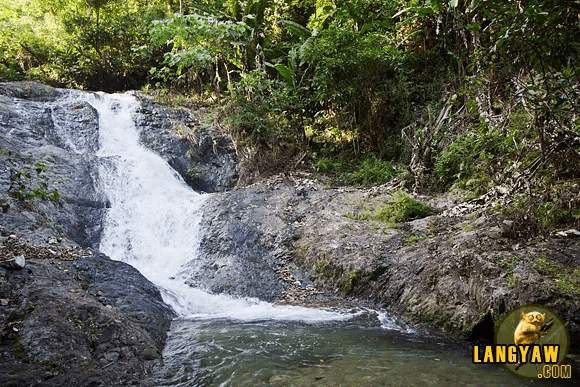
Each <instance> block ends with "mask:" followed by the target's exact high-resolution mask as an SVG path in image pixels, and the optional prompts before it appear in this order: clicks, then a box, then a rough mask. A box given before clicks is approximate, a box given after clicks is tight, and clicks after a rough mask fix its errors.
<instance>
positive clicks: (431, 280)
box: [192, 176, 580, 348]
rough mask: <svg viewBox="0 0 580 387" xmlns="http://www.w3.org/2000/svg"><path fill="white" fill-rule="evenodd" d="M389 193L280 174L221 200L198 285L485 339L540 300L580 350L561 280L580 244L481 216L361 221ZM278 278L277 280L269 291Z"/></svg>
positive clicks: (577, 324) (576, 315) (570, 299)
mask: <svg viewBox="0 0 580 387" xmlns="http://www.w3.org/2000/svg"><path fill="white" fill-rule="evenodd" d="M391 193H392V190H389V189H386V188H385V189H380V188H379V189H377V188H375V189H369V190H364V189H355V188H328V187H327V188H325V187H323V186H322V185H321V184H319V183H316V182H315V181H313V180H310V179H308V178H307V177H299V176H289V177H288V176H287V177H280V176H278V177H275V178H272V179H270V180H268V181H266V182H263V183H259V184H255V185H253V186H250V187H247V188H244V189H241V190H236V191H232V192H228V193H225V194H219V195H214V196H213V197H212V198H211V199H210V200H209V201H208V204H207V206H206V211H205V213H204V219H203V221H202V227H201V229H202V230H205V232H204V233H205V234H204V236H203V238H202V243H201V249H200V250H201V253H202V254H203V256H204V257H205V259H206V262H208V263H207V264H205V265H204V266H203V267H202V268H201V271H200V272H199V273H200V274H199V275H196V276H193V280H192V281H194V282H196V283H197V284H201V286H205V287H206V288H208V289H210V290H212V291H215V292H223V293H227V294H235V295H254V296H258V297H261V298H264V299H271V298H274V297H276V298H277V299H278V301H280V302H288V303H300V304H304V303H320V302H327V303H328V302H336V300H340V299H342V300H351V301H352V302H354V303H357V304H359V305H368V306H372V307H375V308H380V309H385V310H388V311H391V312H393V313H394V314H395V315H398V316H400V318H401V319H402V320H405V321H406V322H410V321H412V322H415V323H419V324H420V325H421V326H423V327H425V328H428V329H430V330H434V329H435V330H438V329H445V330H447V331H451V332H455V333H460V334H464V335H469V336H471V337H472V338H473V339H483V340H487V341H493V337H494V336H493V329H494V323H495V322H497V321H499V319H500V318H501V317H502V316H503V315H504V314H505V313H506V312H507V311H509V310H510V309H512V308H514V307H517V306H519V305H522V304H530V303H532V304H533V303H537V304H541V305H544V306H547V307H550V308H553V310H554V311H556V312H557V313H558V314H559V315H560V316H562V318H563V319H564V320H565V321H566V324H567V326H568V329H569V332H570V337H571V340H572V345H573V347H575V348H578V345H579V344H580V301H579V298H578V294H577V293H576V292H577V290H574V289H577V288H573V287H570V288H566V287H564V286H562V284H563V282H562V281H565V278H567V277H566V276H568V277H569V280H570V281H576V279H575V278H576V277H575V274H574V273H577V272H574V270H579V269H580V254H579V253H578V252H579V250H578V249H579V248H580V240H578V239H575V238H571V237H570V238H536V239H533V240H513V239H510V238H508V237H507V236H506V235H507V233H506V231H505V230H504V228H505V227H503V226H505V225H504V224H503V221H502V220H501V219H500V218H499V216H498V215H493V214H491V215H485V214H483V213H482V214H478V213H477V212H471V213H470V214H460V215H457V216H442V215H433V216H429V217H426V218H423V219H418V220H415V221H412V222H407V223H402V224H399V225H398V226H397V227H396V228H394V227H392V226H389V225H387V224H384V223H381V222H379V221H372V220H362V219H364V218H365V217H364V216H361V215H364V214H366V213H368V212H369V211H370V213H371V214H372V213H373V211H375V210H376V209H377V208H380V207H381V206H383V205H384V203H386V202H389V201H390V200H392V195H391ZM419 199H422V200H425V201H429V203H430V204H431V205H432V207H434V208H435V209H436V212H437V213H439V214H442V213H443V212H444V211H445V210H448V209H451V208H453V207H454V201H453V200H451V199H449V198H419ZM448 212H449V211H448ZM242 225H243V226H242ZM502 227H503V228H502ZM570 234H571V235H572V233H570ZM230 265H235V266H234V267H236V268H239V270H238V271H234V270H232V269H231V267H232V266H230ZM258 270H259V271H258ZM258 273H259V274H258ZM274 276H276V277H277V281H275V282H273V285H272V283H269V284H266V281H270V280H271V278H273V277H274ZM240 278H251V279H252V283H255V284H256V285H255V287H256V288H260V289H262V292H256V291H253V290H251V291H248V289H247V283H243V282H242V281H241V280H240Z"/></svg>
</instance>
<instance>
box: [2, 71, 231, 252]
mask: <svg viewBox="0 0 580 387" xmlns="http://www.w3.org/2000/svg"><path fill="white" fill-rule="evenodd" d="M72 93H74V92H71V91H66V90H59V89H53V88H50V87H47V86H44V85H40V84H36V83H33V82H8V83H0V165H2V166H5V167H4V168H0V194H1V195H3V197H4V200H3V201H2V203H0V204H3V207H2V209H5V210H6V212H0V220H1V221H2V222H3V224H4V225H5V226H8V227H10V228H11V229H13V230H15V231H18V232H20V233H22V235H23V236H26V237H27V238H28V239H29V240H34V241H36V242H41V241H45V240H46V239H47V238H49V237H51V236H53V235H63V236H67V237H69V238H70V239H72V240H74V241H75V242H77V243H79V244H80V245H81V246H93V247H94V246H97V245H98V244H99V241H100V235H101V232H102V220H103V217H104V215H105V212H106V209H107V206H108V205H109V203H108V201H107V199H106V198H105V197H104V196H103V195H101V194H100V193H99V192H98V190H97V185H98V170H99V167H100V166H101V165H102V164H103V163H107V160H103V159H98V158H97V157H96V156H95V154H96V152H97V151H98V149H99V121H98V120H99V117H98V114H97V111H96V110H95V109H94V108H93V107H92V106H91V105H90V104H89V103H87V102H83V101H75V100H74V99H73V98H70V99H67V98H66V97H67V95H70V94H72ZM136 94H137V98H138V100H139V101H140V103H141V107H140V111H139V113H140V114H138V115H136V125H137V128H138V129H139V130H140V136H141V142H142V143H143V145H145V146H147V147H149V148H150V149H151V150H153V151H155V152H157V153H159V154H160V155H161V156H162V157H164V158H165V159H166V160H167V162H168V163H169V164H170V165H171V166H172V167H173V168H174V169H176V170H177V172H178V173H179V174H180V175H181V176H182V177H183V179H184V180H185V182H186V183H188V184H189V185H190V186H191V187H192V188H194V189H195V190H197V191H203V192H216V191H223V190H226V189H229V188H231V187H232V186H233V185H234V184H235V183H236V182H237V174H236V173H237V172H236V171H237V169H236V168H237V163H236V158H235V152H234V151H233V149H232V147H231V144H230V143H229V142H228V141H227V140H225V139H224V138H223V137H219V136H215V135H213V134H211V133H210V131H208V130H198V131H196V133H195V138H194V139H192V140H194V141H193V143H191V142H188V141H185V140H183V139H181V138H180V137H179V136H178V135H177V133H176V130H175V128H176V127H179V126H192V127H193V126H196V125H198V122H197V121H196V120H197V119H196V117H195V116H194V115H193V114H192V113H190V112H188V111H185V110H180V109H171V108H166V107H162V106H159V105H156V104H154V103H153V102H152V101H151V100H150V99H148V98H146V97H143V96H141V95H139V94H138V93H136ZM36 163H41V164H43V165H44V166H46V169H45V170H44V171H42V172H41V173H40V174H36V172H34V169H35V164H36ZM29 170H30V171H32V174H31V175H30V177H27V178H24V179H23V180H26V181H25V185H26V186H27V187H29V188H30V190H29V192H32V190H33V189H41V190H42V191H43V192H45V193H46V196H48V195H49V194H50V193H53V192H54V191H55V190H56V191H58V193H59V195H60V197H59V198H58V200H48V199H45V200H38V199H36V198H35V199H33V200H31V201H29V202H28V203H26V204H24V205H23V203H22V202H20V201H19V200H16V199H14V198H13V196H14V194H15V190H16V189H17V188H18V187H15V178H14V176H16V175H17V174H18V173H19V172H21V171H24V172H28V171H29ZM42 184H45V186H43V185H42ZM7 203H8V204H9V206H4V204H7Z"/></svg>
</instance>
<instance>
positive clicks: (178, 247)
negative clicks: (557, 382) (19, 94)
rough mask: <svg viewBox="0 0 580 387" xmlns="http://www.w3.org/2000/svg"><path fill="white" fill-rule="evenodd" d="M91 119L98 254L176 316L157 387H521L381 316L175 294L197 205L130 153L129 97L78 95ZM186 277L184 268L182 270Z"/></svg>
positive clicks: (132, 105)
mask: <svg viewBox="0 0 580 387" xmlns="http://www.w3.org/2000/svg"><path fill="white" fill-rule="evenodd" d="M71 98H78V99H82V100H85V101H87V102H89V103H90V104H92V105H93V106H94V107H95V108H96V109H97V110H98V112H99V117H100V119H99V125H100V129H99V130H100V137H99V142H100V150H99V151H98V153H97V155H98V156H99V157H100V159H101V161H102V162H101V168H100V171H99V186H100V189H101V191H102V193H103V194H104V195H106V196H107V198H108V199H109V200H110V203H111V207H110V209H109V211H108V215H107V217H106V219H105V226H104V232H103V235H102V243H101V245H100V250H101V251H103V252H104V253H106V254H107V255H109V256H110V257H111V258H113V259H116V260H120V261H124V262H127V263H129V264H131V265H133V266H134V267H136V268H137V269H138V270H140V271H141V273H143V274H144V275H145V276H146V277H147V278H148V279H149V280H151V281H152V282H153V283H155V284H156V285H157V286H158V287H159V289H160V290H161V292H162V295H163V298H164V300H165V301H166V302H167V303H168V304H169V305H171V306H172V307H173V308H174V309H175V311H176V312H177V313H178V314H179V316H180V317H179V318H178V319H176V320H175V321H174V322H173V324H172V329H171V331H170V332H169V338H168V342H167V346H166V348H165V351H164V353H163V357H164V366H163V367H161V368H159V369H157V370H156V371H155V374H154V375H152V376H151V383H152V384H154V385H158V386H200V387H206V386H208V387H209V386H232V387H237V386H528V385H530V382H529V381H524V380H521V379H519V378H517V377H515V376H513V375H511V374H509V373H508V372H507V371H506V370H504V369H503V368H501V367H497V366H481V365H474V364H472V362H471V358H470V353H469V351H468V349H467V347H466V346H465V344H462V343H459V344H458V343H450V342H449V341H448V340H441V339H439V340H437V339H431V338H429V337H427V336H425V335H422V334H420V333H417V332H414V331H412V330H407V329H404V328H402V327H400V326H398V325H397V324H395V323H394V322H393V321H394V319H393V318H392V317H390V316H389V315H388V314H386V313H379V312H375V311H369V310H340V309H334V310H331V309H317V308H306V307H295V306H280V305H274V304H270V303H266V302H261V301H259V300H256V299H234V298H230V297H227V296H222V295H213V294H209V293H207V292H205V291H203V290H201V289H195V288H192V287H190V286H188V285H186V284H185V280H186V279H187V275H188V271H187V270H191V269H190V268H191V267H193V268H195V263H196V262H198V260H199V259H200V258H199V257H198V255H197V245H198V235H199V229H198V227H199V222H200V218H201V212H200V211H201V208H202V204H203V202H204V200H205V199H206V198H207V196H205V195H200V194H198V193H196V192H194V191H192V190H191V189H190V188H189V187H188V186H187V185H186V184H185V183H184V182H183V180H182V179H181V178H180V176H179V175H178V174H177V173H176V172H175V171H174V170H173V169H171V167H170V166H169V165H168V164H167V163H166V162H165V161H164V160H163V159H161V158H160V157H159V156H157V155H155V154H154V153H153V152H150V151H149V150H147V149H145V148H144V147H142V146H141V145H140V144H139V141H138V133H137V130H136V128H135V125H134V116H135V115H136V114H139V113H138V104H137V103H136V101H135V99H134V98H133V97H132V96H131V95H127V94H124V95H105V94H90V93H78V94H74V96H73V97H71ZM186 266H187V267H188V268H189V269H185V267H186Z"/></svg>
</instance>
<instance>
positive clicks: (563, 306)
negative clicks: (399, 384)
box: [0, 82, 580, 386]
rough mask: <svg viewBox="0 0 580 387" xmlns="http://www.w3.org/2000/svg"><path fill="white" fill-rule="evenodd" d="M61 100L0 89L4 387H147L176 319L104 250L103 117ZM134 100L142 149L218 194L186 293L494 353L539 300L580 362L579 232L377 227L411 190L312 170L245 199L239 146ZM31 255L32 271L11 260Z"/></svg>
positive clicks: (0, 374) (495, 222) (469, 217)
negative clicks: (387, 326) (316, 310)
mask: <svg viewBox="0 0 580 387" xmlns="http://www.w3.org/2000/svg"><path fill="white" fill-rule="evenodd" d="M66 93H67V91H65V90H59V89H53V88H49V87H46V86H42V85H38V84H34V83H28V82H24V83H5V84H0V150H1V152H0V161H1V165H2V166H3V167H2V168H0V194H1V195H2V213H0V226H2V237H1V240H0V261H3V262H5V263H4V264H3V265H4V266H3V268H2V269H0V363H1V367H0V368H1V371H0V384H2V385H14V386H16V385H47V386H48V385H54V386H57V385H75V386H76V385H78V386H93V385H94V386H98V385H104V386H108V385H129V384H140V383H142V381H143V380H144V379H145V378H146V376H147V374H148V373H149V372H150V371H151V369H152V368H153V367H154V366H155V365H156V364H159V362H160V361H161V355H160V354H161V350H162V348H163V346H164V342H165V334H166V331H167V329H168V328H169V322H170V321H171V319H172V318H173V317H174V312H173V311H172V310H171V309H170V308H169V307H168V306H167V305H165V304H164V303H163V302H162V300H161V297H160V295H159V291H158V290H157V289H156V287H155V286H154V285H152V284H151V283H149V282H148V281H147V280H146V279H145V278H144V277H143V276H141V274H139V273H138V272H137V271H136V270H134V269H133V268H131V267H130V266H129V265H126V264H123V263H120V262H116V261H112V260H110V259H109V258H107V257H106V256H104V255H102V254H100V253H99V252H98V251H97V249H98V245H99V242H100V238H101V231H102V220H103V216H104V214H105V213H106V211H107V208H108V206H109V205H110V204H109V203H108V201H107V199H106V198H104V197H103V196H102V195H101V194H99V191H98V173H97V171H98V166H99V165H100V163H103V162H106V161H103V160H99V159H98V158H97V157H96V155H95V153H96V150H97V149H98V145H99V143H98V142H99V140H98V115H97V114H96V111H95V109H94V108H93V107H92V106H91V105H90V104H88V103H78V102H75V103H71V102H67V101H66V100H63V103H62V104H60V102H59V103H56V104H53V105H47V104H46V103H47V102H49V103H54V102H55V101H57V100H59V98H61V97H62V96H63V95H64V94H66ZM134 94H135V95H136V96H137V98H138V100H139V102H140V112H141V113H142V114H140V115H139V116H138V117H139V118H138V120H137V122H136V125H137V127H138V129H139V130H140V139H141V142H142V143H143V144H144V145H145V146H147V147H148V148H150V149H151V150H153V151H155V152H157V153H159V154H160V155H162V156H163V157H164V158H165V160H167V162H168V163H169V164H170V165H171V166H173V167H174V168H175V170H176V171H177V172H178V173H180V174H181V176H182V177H183V179H184V181H186V182H187V183H188V184H189V185H190V186H191V187H193V188H194V189H196V190H197V191H203V192H213V193H211V194H210V195H208V197H207V200H206V201H205V204H204V208H203V213H204V215H203V219H202V221H201V225H200V229H201V230H202V231H201V233H202V235H201V236H200V240H201V242H200V246H199V255H200V257H199V260H198V261H197V262H196V263H195V264H193V263H192V265H191V266H192V267H191V268H190V269H189V270H187V276H188V279H187V282H188V283H189V284H190V285H192V286H195V287H201V288H204V289H206V290H208V291H210V292H212V293H225V294H230V295H234V296H250V297H257V298H259V299H262V300H266V301H270V302H276V303H287V304H300V305H329V304H332V305H337V304H339V305H340V304H342V305H363V306H368V307H372V308H377V309H382V310H388V311H390V312H391V313H393V314H395V315H397V316H399V318H400V319H401V321H404V322H405V323H407V324H413V325H416V326H418V327H421V328H424V329H426V330H427V331H430V332H436V331H443V330H444V331H447V332H451V333H454V334H458V335H461V336H465V337H469V338H471V339H474V340H484V341H490V340H493V329H494V324H495V323H496V322H497V321H499V320H500V319H501V317H502V316H503V315H505V313H506V312H507V311H509V310H510V309H512V308H514V307H517V306H519V305H522V304H529V303H537V304H541V305H544V306H547V307H550V308H552V309H553V310H554V311H555V312H557V313H558V314H559V315H560V316H562V318H563V319H564V321H565V322H566V324H567V327H568V330H569V332H570V338H571V341H572V348H573V350H574V351H575V352H576V353H577V352H578V348H579V345H580V301H579V299H580V298H579V296H580V291H579V289H580V274H579V273H580V239H579V238H578V235H579V234H580V233H578V232H577V231H575V230H562V232H559V233H554V234H552V235H549V236H544V237H536V238H533V239H528V240H523V239H521V238H519V239H516V238H514V237H513V236H514V235H515V233H514V232H513V228H514V227H515V226H517V225H513V224H511V223H509V222H506V221H505V220H503V219H502V218H501V217H500V216H499V215H498V214H496V213H493V211H491V210H489V208H488V207H486V206H485V205H482V204H481V203H480V202H481V201H480V202H474V203H460V201H459V200H457V199H456V198H455V197H453V196H452V195H446V196H442V197H421V196H414V199H415V200H419V201H422V202H424V203H427V204H428V205H429V206H430V207H431V212H430V213H429V215H428V216H423V217H421V218H419V219H416V220H413V221H402V222H398V223H396V224H394V223H393V222H384V221H381V220H380V217H379V216H376V215H377V214H378V213H379V212H380V211H382V210H384V209H385V208H387V207H385V205H386V204H388V203H391V202H392V201H393V199H394V198H395V197H396V196H397V195H399V194H397V192H398V189H399V187H398V186H397V185H396V184H391V185H385V186H381V187H375V188H372V189H357V188H349V187H332V186H330V185H329V184H326V183H322V182H320V181H319V179H318V177H317V176H315V175H313V174H309V173H306V172H296V173H292V174H286V175H279V176H274V177H270V178H268V179H265V180H263V181H261V182H259V183H256V184H253V185H251V186H248V187H237V188H235V189H234V186H235V184H236V181H237V173H238V172H237V164H236V157H235V152H234V151H233V148H232V146H231V144H230V143H229V141H228V140H227V138H225V137H223V136H220V135H219V134H217V132H216V131H214V130H213V129H212V128H211V127H205V126H203V125H202V124H201V122H200V120H199V118H198V117H196V116H195V114H194V113H193V112H190V111H187V110H183V109H170V108H167V107H162V106H159V105H157V104H155V103H153V102H152V101H151V100H150V99H148V98H146V97H144V96H142V95H140V94H139V93H134ZM59 101H60V100H59ZM185 129H187V130H185ZM192 129H194V130H192ZM180 132H181V133H180ZM184 133H185V135H184ZM180 134H181V135H180ZM81 150H82V152H81ZM37 163H40V164H37ZM22 173H24V174H22ZM21 183H22V184H21ZM35 189H36V190H37V191H35ZM54 192H58V195H55V194H54ZM30 195H32V196H30ZM29 196H30V197H29ZM20 256H22V257H24V260H25V266H24V267H19V266H18V265H14V264H11V263H8V262H7V261H9V260H11V259H13V258H15V257H20ZM200 262H201V263H200Z"/></svg>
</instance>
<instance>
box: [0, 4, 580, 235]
mask: <svg viewBox="0 0 580 387" xmlns="http://www.w3.org/2000/svg"><path fill="white" fill-rule="evenodd" d="M579 56H580V1H577V0H564V1H562V0H558V1H557V0H527V1H503V0H394V1H393V0H389V1H387V0H360V1H347V0H246V1H239V0H220V1H204V0H189V1H188V0H180V1H176V0H173V1H170V0H165V1H163V0H131V1H127V0H124V1H120V0H65V1H54V0H43V1H41V0H36V1H35V0H6V1H3V3H2V5H0V79H1V80H14V79H22V78H28V79H34V80H39V81H42V82H46V83H50V84H56V85H64V86H73V87H82V88H89V89H103V90H119V89H124V88H135V87H139V86H143V85H146V84H149V85H151V86H149V89H152V88H153V89H155V88H157V89H159V88H162V89H167V90H170V94H171V93H175V94H178V93H181V94H185V95H189V96H191V95H194V94H195V95H197V96H198V97H197V98H198V99H199V96H205V97H208V96H211V97H212V98H213V99H212V101H219V104H218V105H219V107H218V108H217V109H215V116H216V117H217V119H218V120H219V122H220V123H221V125H222V126H223V127H224V129H225V130H227V131H228V133H229V134H230V135H231V136H232V138H233V139H234V140H235V142H236V147H237V151H238V154H239V155H240V157H241V159H242V160H243V162H244V165H245V174H243V176H242V177H243V178H244V179H246V181H250V180H251V179H252V178H254V177H255V176H257V175H260V174H264V173H268V172H270V171H280V170H284V169H289V168H296V167H297V166H298V165H306V166H312V167H314V168H317V169H318V170H319V171H320V172H323V173H325V174H326V175H327V176H330V177H331V178H332V179H334V180H339V181H342V182H345V183H349V184H361V185H373V184H382V183H384V182H386V181H389V180H391V179H393V178H399V179H401V180H402V181H403V182H404V183H405V184H408V185H409V186H410V187H414V188H417V189H418V188H429V189H449V188H451V187H454V188H458V189H463V190H465V192H466V193H467V196H468V197H476V196H479V195H482V194H485V193H488V196H489V195H491V193H494V194H495V197H494V199H497V200H498V206H499V208H500V209H502V210H503V211H504V213H505V214H506V216H510V217H512V218H513V219H526V220H527V222H523V223H525V224H529V225H531V226H530V230H532V229H533V230H541V229H542V228H543V227H546V226H548V227H553V226H557V225H559V224H562V223H567V222H576V221H578V219H580V199H578V192H579V191H580V188H579V187H578V184H577V183H576V181H577V179H579V178H580V153H579V151H580V136H579V133H578V132H579V130H580V122H579V118H578V117H579V113H580V111H579V110H580V98H579V97H580V95H579V94H580V67H579V65H578V64H579V63H580V62H579V59H580V57H579ZM497 186H503V187H504V189H500V190H497V189H496V190H493V188H494V187H497ZM498 192H499V193H498ZM501 192H509V194H508V195H507V196H506V195H503V194H501ZM492 196H493V195H492Z"/></svg>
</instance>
